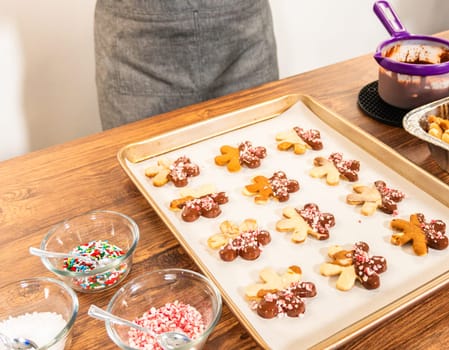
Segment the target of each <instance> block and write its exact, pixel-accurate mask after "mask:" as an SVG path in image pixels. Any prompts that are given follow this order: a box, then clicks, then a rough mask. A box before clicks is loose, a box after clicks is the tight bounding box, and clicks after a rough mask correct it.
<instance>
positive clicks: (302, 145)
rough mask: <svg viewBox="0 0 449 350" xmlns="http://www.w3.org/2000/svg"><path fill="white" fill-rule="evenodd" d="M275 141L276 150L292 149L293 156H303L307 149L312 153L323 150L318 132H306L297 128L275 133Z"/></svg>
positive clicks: (311, 130)
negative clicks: (312, 151)
mask: <svg viewBox="0 0 449 350" xmlns="http://www.w3.org/2000/svg"><path fill="white" fill-rule="evenodd" d="M276 141H277V148H278V150H280V151H288V150H290V149H293V152H294V153H295V154H304V153H305V152H306V151H307V150H308V149H312V150H314V151H319V150H321V149H323V142H322V141H321V134H320V132H319V130H316V129H310V130H306V129H303V128H301V127H299V126H295V127H293V128H292V129H290V130H287V131H283V132H280V133H277V134H276Z"/></svg>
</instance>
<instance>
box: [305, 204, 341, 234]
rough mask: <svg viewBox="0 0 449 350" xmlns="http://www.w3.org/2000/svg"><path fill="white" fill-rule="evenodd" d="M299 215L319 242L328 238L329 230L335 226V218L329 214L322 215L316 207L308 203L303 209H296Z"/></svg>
mask: <svg viewBox="0 0 449 350" xmlns="http://www.w3.org/2000/svg"><path fill="white" fill-rule="evenodd" d="M296 211H297V212H298V214H299V215H301V217H302V218H303V219H304V220H305V221H306V222H307V224H309V226H310V227H311V228H312V230H313V231H314V232H316V233H317V235H318V236H317V238H318V239H320V240H324V239H328V238H329V229H330V228H331V227H334V226H335V217H334V215H333V214H331V213H322V212H320V209H319V207H318V205H316V204H315V203H308V204H306V205H304V208H303V209H296Z"/></svg>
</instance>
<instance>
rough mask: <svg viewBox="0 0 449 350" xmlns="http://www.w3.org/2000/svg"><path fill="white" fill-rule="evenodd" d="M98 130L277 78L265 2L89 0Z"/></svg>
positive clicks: (270, 29) (269, 21)
mask: <svg viewBox="0 0 449 350" xmlns="http://www.w3.org/2000/svg"><path fill="white" fill-rule="evenodd" d="M94 33H95V60H96V84H97V92H98V103H99V111H100V118H101V122H102V127H103V129H109V128H113V127H116V126H119V125H122V124H125V123H129V122H133V121H136V120H139V119H142V118H146V117H150V116H153V115H156V114H160V113H163V112H167V111H170V110H173V109H176V108H180V107H182V106H186V105H190V104H194V103H198V102H201V101H205V100H208V99H212V98H215V97H218V96H222V95H225V94H229V93H231V92H235V91H239V90H242V89H246V88H249V87H252V86H257V85H260V84H262V83H265V82H268V81H273V80H277V79H278V78H279V71H278V62H277V54H276V42H275V37H274V31H273V21H272V16H271V9H270V5H269V2H268V0H97V4H96V8H95V25H94Z"/></svg>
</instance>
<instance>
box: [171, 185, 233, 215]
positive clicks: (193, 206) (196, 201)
mask: <svg viewBox="0 0 449 350" xmlns="http://www.w3.org/2000/svg"><path fill="white" fill-rule="evenodd" d="M227 202H228V197H227V196H226V194H225V193H224V192H218V193H212V194H207V195H204V196H201V197H199V198H193V199H190V200H187V201H185V202H183V203H181V204H180V206H181V208H182V213H181V217H182V219H183V220H184V221H186V222H192V221H195V220H197V219H198V218H199V217H200V216H204V217H206V218H215V217H217V216H218V215H220V214H221V208H220V204H225V203H227Z"/></svg>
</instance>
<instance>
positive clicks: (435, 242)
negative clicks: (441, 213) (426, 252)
mask: <svg viewBox="0 0 449 350" xmlns="http://www.w3.org/2000/svg"><path fill="white" fill-rule="evenodd" d="M417 217H418V220H419V222H420V223H421V228H422V230H423V231H424V233H425V235H426V241H427V245H428V246H429V247H431V248H433V249H437V250H442V249H446V248H447V246H448V238H447V236H446V234H445V232H446V224H445V223H444V222H443V221H442V220H431V221H429V222H426V221H425V218H424V214H417Z"/></svg>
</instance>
